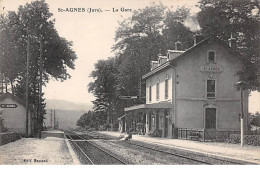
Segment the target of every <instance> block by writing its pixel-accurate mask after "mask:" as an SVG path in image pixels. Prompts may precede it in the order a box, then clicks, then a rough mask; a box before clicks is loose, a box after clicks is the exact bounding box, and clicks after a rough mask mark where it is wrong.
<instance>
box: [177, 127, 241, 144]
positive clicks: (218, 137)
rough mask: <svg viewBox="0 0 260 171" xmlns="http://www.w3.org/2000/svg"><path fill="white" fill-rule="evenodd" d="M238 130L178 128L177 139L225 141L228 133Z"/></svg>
mask: <svg viewBox="0 0 260 171" xmlns="http://www.w3.org/2000/svg"><path fill="white" fill-rule="evenodd" d="M234 133H239V131H217V130H210V129H203V128H178V139H188V140H197V141H218V142H223V141H225V140H226V139H227V138H228V137H229V135H230V134H234Z"/></svg>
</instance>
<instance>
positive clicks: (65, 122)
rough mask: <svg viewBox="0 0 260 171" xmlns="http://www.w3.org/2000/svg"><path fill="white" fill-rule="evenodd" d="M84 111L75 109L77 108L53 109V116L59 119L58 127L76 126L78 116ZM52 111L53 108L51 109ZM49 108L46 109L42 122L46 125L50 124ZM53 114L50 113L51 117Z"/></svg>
mask: <svg viewBox="0 0 260 171" xmlns="http://www.w3.org/2000/svg"><path fill="white" fill-rule="evenodd" d="M85 112H86V111H83V110H82V111H77V110H60V109H56V110H55V116H56V118H58V121H59V128H61V129H67V128H76V123H77V120H78V119H79V118H80V116H81V115H82V114H84V113H85ZM52 113H54V110H52ZM50 116H51V109H47V114H46V115H45V118H46V119H45V120H44V123H45V125H46V126H50V125H51V117H50ZM53 116H54V114H53V115H52V117H53Z"/></svg>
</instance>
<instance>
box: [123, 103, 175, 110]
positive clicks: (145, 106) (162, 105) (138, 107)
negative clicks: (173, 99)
mask: <svg viewBox="0 0 260 171" xmlns="http://www.w3.org/2000/svg"><path fill="white" fill-rule="evenodd" d="M172 107H173V106H172V103H170V102H161V103H152V104H140V105H135V106H130V107H126V108H125V109H124V110H125V112H127V111H133V110H141V109H170V108H172Z"/></svg>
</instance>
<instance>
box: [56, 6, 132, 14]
mask: <svg viewBox="0 0 260 171" xmlns="http://www.w3.org/2000/svg"><path fill="white" fill-rule="evenodd" d="M104 11H105V12H132V11H133V10H132V9H129V8H124V7H121V8H111V9H101V8H58V12H79V13H81V12H82V13H84V12H87V13H101V12H104Z"/></svg>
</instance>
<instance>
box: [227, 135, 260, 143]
mask: <svg viewBox="0 0 260 171" xmlns="http://www.w3.org/2000/svg"><path fill="white" fill-rule="evenodd" d="M240 140H241V137H240V134H231V135H230V136H229V138H228V139H227V142H228V143H232V144H238V143H240ZM244 143H245V144H247V145H253V146H260V135H245V136H244Z"/></svg>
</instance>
